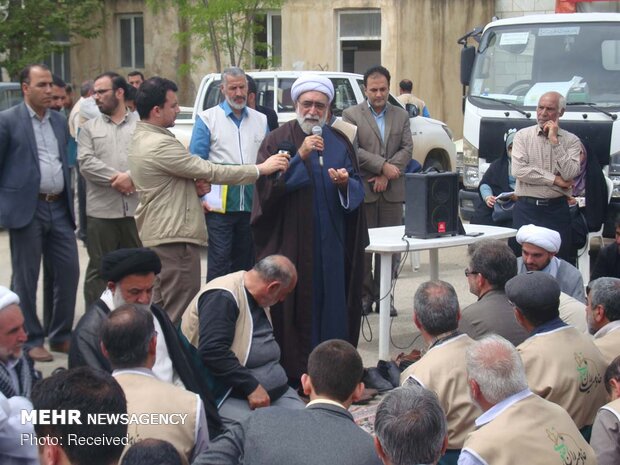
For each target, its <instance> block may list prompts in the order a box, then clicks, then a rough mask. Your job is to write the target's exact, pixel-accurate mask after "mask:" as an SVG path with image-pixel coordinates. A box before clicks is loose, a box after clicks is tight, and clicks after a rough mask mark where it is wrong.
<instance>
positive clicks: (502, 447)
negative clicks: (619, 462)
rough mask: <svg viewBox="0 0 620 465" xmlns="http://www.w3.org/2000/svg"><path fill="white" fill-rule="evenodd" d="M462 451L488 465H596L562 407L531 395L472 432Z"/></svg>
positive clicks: (592, 454) (594, 458)
mask: <svg viewBox="0 0 620 465" xmlns="http://www.w3.org/2000/svg"><path fill="white" fill-rule="evenodd" d="M463 449H467V450H468V451H470V452H473V453H475V455H478V456H479V457H481V458H482V459H483V460H484V461H485V462H486V463H488V464H490V465H514V464H535V463H540V464H558V465H562V464H564V465H570V464H572V465H577V464H579V465H596V455H595V453H594V451H593V450H592V448H591V447H590V445H589V444H588V443H587V442H586V441H585V439H584V438H583V436H582V435H581V433H580V432H579V430H578V429H577V427H576V426H575V423H574V422H573V421H572V420H571V418H570V417H569V416H568V415H567V414H566V412H565V411H564V409H562V408H561V407H559V406H557V405H555V404H553V403H551V402H547V401H546V400H544V399H541V398H540V397H538V396H537V395H530V396H529V397H526V398H525V399H522V400H520V401H517V402H516V403H514V404H512V405H511V406H509V407H508V408H506V409H505V410H504V411H502V412H501V413H500V414H499V415H498V416H497V417H495V419H493V420H491V421H490V422H489V423H486V424H485V425H483V426H481V427H480V428H479V429H477V430H476V431H474V432H472V433H471V434H470V435H469V436H468V437H467V440H466V441H465V446H464V447H463Z"/></svg>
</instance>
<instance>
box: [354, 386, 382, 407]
mask: <svg viewBox="0 0 620 465" xmlns="http://www.w3.org/2000/svg"><path fill="white" fill-rule="evenodd" d="M378 394H379V391H377V390H376V389H369V388H364V392H362V396H361V397H360V398H359V399H357V400H356V401H355V402H353V404H354V405H366V404H367V403H368V402H370V401H371V400H373V399H374V398H375V397H377V395H378Z"/></svg>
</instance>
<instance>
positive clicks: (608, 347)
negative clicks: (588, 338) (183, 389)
mask: <svg viewBox="0 0 620 465" xmlns="http://www.w3.org/2000/svg"><path fill="white" fill-rule="evenodd" d="M594 345H595V346H596V347H598V350H600V351H601V354H603V358H604V359H605V363H606V364H607V365H609V364H610V363H611V362H613V360H614V358H616V357H617V356H618V355H620V328H616V329H614V330H613V331H610V332H609V333H607V334H605V335H604V336H603V337H599V338H596V339H594Z"/></svg>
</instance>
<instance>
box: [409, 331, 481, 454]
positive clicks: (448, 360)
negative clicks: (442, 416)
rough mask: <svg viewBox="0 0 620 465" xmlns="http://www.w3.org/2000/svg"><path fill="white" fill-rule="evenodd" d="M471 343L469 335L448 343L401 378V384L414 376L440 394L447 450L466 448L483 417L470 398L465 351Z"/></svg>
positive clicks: (432, 351)
mask: <svg viewBox="0 0 620 465" xmlns="http://www.w3.org/2000/svg"><path fill="white" fill-rule="evenodd" d="M472 342H473V339H471V338H470V337H469V336H467V335H466V334H461V335H460V336H457V337H455V338H454V339H450V340H447V341H446V342H444V343H442V344H440V345H438V346H435V347H433V348H432V349H431V350H429V351H428V352H427V353H426V354H424V357H422V358H421V359H420V360H419V361H417V362H416V363H414V364H412V365H410V366H409V367H408V368H407V369H406V370H405V371H404V372H403V373H402V374H401V377H400V381H401V384H402V383H403V382H405V380H406V379H407V378H409V377H410V376H412V377H413V378H414V379H415V380H416V381H418V382H419V383H420V384H422V385H423V386H424V387H425V388H427V389H430V390H431V391H434V392H435V393H436V394H437V396H438V397H439V401H440V402H441V405H442V407H443V409H444V412H446V418H447V420H448V449H460V448H462V447H463V443H464V442H465V438H466V437H467V434H468V433H469V432H470V431H473V429H474V424H475V421H476V418H477V417H478V415H480V414H481V411H480V409H479V408H478V407H477V406H476V405H475V404H474V403H473V402H472V400H471V397H470V396H469V386H468V384H467V370H466V367H465V351H466V350H467V347H469V345H470V344H471V343H472Z"/></svg>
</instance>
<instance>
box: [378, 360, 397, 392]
mask: <svg viewBox="0 0 620 465" xmlns="http://www.w3.org/2000/svg"><path fill="white" fill-rule="evenodd" d="M377 370H379V373H381V376H383V377H384V378H385V379H387V380H388V381H389V382H390V383H391V384H392V386H394V387H398V386H400V370H399V369H398V366H396V363H394V362H393V361H391V360H390V361H389V362H388V361H386V360H379V361H378V362H377Z"/></svg>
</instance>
